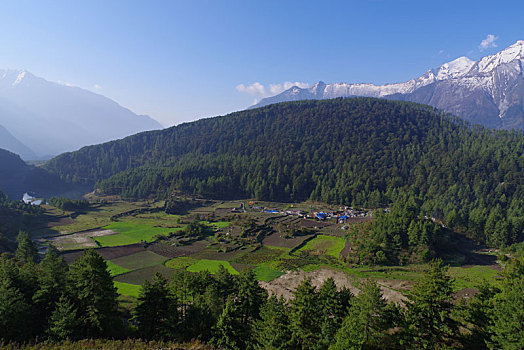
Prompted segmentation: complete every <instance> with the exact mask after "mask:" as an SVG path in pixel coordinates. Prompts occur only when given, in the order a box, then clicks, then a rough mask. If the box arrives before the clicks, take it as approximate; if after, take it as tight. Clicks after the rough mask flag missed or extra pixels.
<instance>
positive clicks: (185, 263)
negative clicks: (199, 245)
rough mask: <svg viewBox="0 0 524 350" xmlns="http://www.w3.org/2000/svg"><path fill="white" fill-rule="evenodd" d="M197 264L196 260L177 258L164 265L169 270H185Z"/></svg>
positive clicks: (184, 257) (183, 257)
mask: <svg viewBox="0 0 524 350" xmlns="http://www.w3.org/2000/svg"><path fill="white" fill-rule="evenodd" d="M197 262H198V259H193V258H190V257H187V256H181V257H178V258H173V259H171V260H169V261H166V263H165V265H166V267H169V268H170V269H175V270H176V269H183V270H185V269H186V268H188V267H189V266H191V265H193V264H196V263H197Z"/></svg>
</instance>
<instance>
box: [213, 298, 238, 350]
mask: <svg viewBox="0 0 524 350" xmlns="http://www.w3.org/2000/svg"><path fill="white" fill-rule="evenodd" d="M244 329H245V325H243V324H242V323H241V322H240V310H239V308H238V306H237V305H235V302H234V301H233V299H232V298H228V300H227V302H226V305H225V306H224V310H223V311H222V314H221V315H220V317H219V318H218V321H217V323H216V325H215V327H213V333H214V334H213V338H212V339H211V344H213V345H215V346H216V347H217V348H218V349H227V350H241V349H245V344H244V334H245V330H244Z"/></svg>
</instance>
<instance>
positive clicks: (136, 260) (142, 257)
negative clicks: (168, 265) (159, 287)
mask: <svg viewBox="0 0 524 350" xmlns="http://www.w3.org/2000/svg"><path fill="white" fill-rule="evenodd" d="M165 260H166V258H165V257H164V256H161V255H158V254H155V253H153V252H151V251H144V252H139V253H136V254H132V255H127V256H123V257H121V258H117V259H113V260H112V261H113V263H115V264H117V265H119V266H122V267H124V268H126V269H129V270H137V269H142V268H144V267H149V266H154V265H159V264H162V263H163V262H164V261H165Z"/></svg>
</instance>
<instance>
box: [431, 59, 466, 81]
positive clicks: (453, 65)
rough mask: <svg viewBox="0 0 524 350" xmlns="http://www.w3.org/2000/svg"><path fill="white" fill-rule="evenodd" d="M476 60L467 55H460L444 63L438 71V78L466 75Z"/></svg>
mask: <svg viewBox="0 0 524 350" xmlns="http://www.w3.org/2000/svg"><path fill="white" fill-rule="evenodd" d="M475 63H476V62H475V61H473V60H472V59H469V58H467V57H464V56H463V57H459V58H457V59H456V60H453V61H451V62H448V63H444V64H443V65H442V66H440V68H439V69H438V71H437V74H436V78H437V80H447V79H455V78H458V77H463V76H464V75H466V74H467V73H468V72H469V71H470V69H471V67H473V65H474V64H475Z"/></svg>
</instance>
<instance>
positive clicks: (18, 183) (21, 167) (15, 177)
mask: <svg viewBox="0 0 524 350" xmlns="http://www.w3.org/2000/svg"><path fill="white" fill-rule="evenodd" d="M30 172H31V167H30V166H28V165H27V164H26V163H25V162H24V161H23V160H22V159H20V157H19V156H18V155H16V154H14V153H12V152H9V151H6V150H4V149H0V191H2V192H4V193H5V194H7V195H8V196H9V197H11V199H22V195H23V194H24V192H26V191H27V189H26V188H25V181H24V179H25V178H27V177H28V176H29V174H30Z"/></svg>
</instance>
